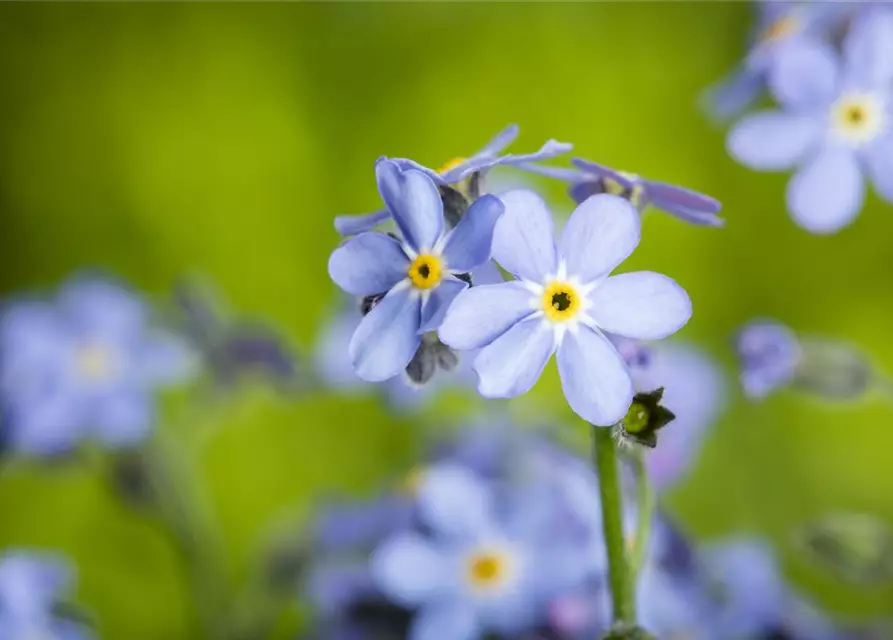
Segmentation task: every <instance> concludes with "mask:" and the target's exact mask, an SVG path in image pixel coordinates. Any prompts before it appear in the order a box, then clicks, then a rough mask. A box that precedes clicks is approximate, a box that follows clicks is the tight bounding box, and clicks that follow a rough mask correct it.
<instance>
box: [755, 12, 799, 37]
mask: <svg viewBox="0 0 893 640" xmlns="http://www.w3.org/2000/svg"><path fill="white" fill-rule="evenodd" d="M798 25H799V22H798V21H797V18H795V17H794V16H784V17H783V18H779V19H778V20H776V21H775V22H773V23H772V24H770V25H769V26H768V27H766V28H765V29H764V30H763V33H761V34H760V38H759V39H760V42H774V41H776V40H780V39H782V38H785V37H787V36H789V35H791V34H792V33H794V31H795V30H796V29H797V26H798Z"/></svg>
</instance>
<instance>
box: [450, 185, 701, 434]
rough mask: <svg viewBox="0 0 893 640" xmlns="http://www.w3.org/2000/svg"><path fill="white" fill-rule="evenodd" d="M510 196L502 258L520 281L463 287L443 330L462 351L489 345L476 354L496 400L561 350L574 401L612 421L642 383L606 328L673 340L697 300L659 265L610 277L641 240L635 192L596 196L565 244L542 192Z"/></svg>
mask: <svg viewBox="0 0 893 640" xmlns="http://www.w3.org/2000/svg"><path fill="white" fill-rule="evenodd" d="M502 200H503V202H504V203H505V207H506V213H505V215H504V216H503V218H502V219H501V220H500V222H499V223H498V224H497V226H496V231H495V233H494V237H493V257H494V259H495V260H496V261H497V262H498V263H499V264H500V265H502V267H503V268H505V269H506V270H507V271H509V272H511V273H512V274H514V275H515V276H516V277H517V278H518V280H514V281H510V282H506V283H503V284H496V285H489V286H479V287H473V288H471V289H469V290H467V291H463V292H462V293H461V294H460V295H459V296H458V297H457V298H456V300H455V301H454V302H453V304H452V306H451V307H450V309H449V310H448V312H447V315H446V318H445V319H444V321H443V324H442V325H441V327H440V337H441V339H442V340H443V341H444V342H445V343H446V344H448V345H450V346H452V347H454V348H457V349H478V348H480V349H481V352H480V353H479V354H478V356H477V357H476V358H475V361H474V370H475V372H476V373H477V374H478V378H479V383H478V391H479V392H480V393H481V394H482V395H484V396H485V397H493V398H506V397H512V396H517V395H520V394H522V393H525V392H526V391H528V390H529V389H530V388H531V387H532V386H533V385H534V383H535V382H536V381H537V379H538V378H539V376H540V373H541V372H542V370H543V368H544V367H545V366H546V363H547V362H548V361H549V359H550V358H551V357H552V354H553V353H555V352H556V351H557V353H558V370H559V373H560V375H561V383H562V386H563V388H564V394H565V396H566V398H567V399H568V402H569V403H570V406H571V408H572V409H573V410H574V411H575V412H576V413H577V414H578V415H580V416H581V417H583V418H584V419H585V420H587V421H589V422H591V423H593V424H596V425H603V426H608V425H613V424H614V423H616V422H617V421H618V420H620V419H621V418H622V417H623V416H624V415H625V413H626V411H627V410H628V408H629V405H630V403H631V401H632V398H633V383H632V380H631V378H630V374H629V370H628V369H627V366H626V363H625V362H624V361H623V358H622V357H621V356H620V354H619V353H618V352H617V349H616V348H614V346H613V345H612V344H611V342H610V341H609V340H608V338H607V337H605V335H604V333H603V332H609V333H613V334H616V335H620V336H624V337H629V338H638V339H659V338H664V337H666V336H668V335H670V334H672V333H674V332H676V331H678V330H679V329H680V328H681V327H682V326H684V325H685V323H686V322H688V319H689V317H690V316H691V301H690V300H689V297H688V295H687V294H686V293H685V291H684V290H683V289H682V288H681V287H680V286H679V285H678V284H676V283H675V282H674V281H673V280H671V279H670V278H668V277H666V276H663V275H660V274H657V273H653V272H647V271H642V272H635V273H626V274H622V275H616V276H610V274H611V272H612V271H613V270H614V268H615V267H617V265H619V264H620V263H621V262H623V260H625V259H626V258H627V257H628V256H629V255H630V254H631V253H632V252H633V250H634V249H635V248H636V246H637V245H638V243H639V238H640V220H639V215H638V214H637V213H636V211H635V209H634V208H633V206H632V205H631V204H630V203H629V202H627V201H626V200H624V199H622V198H620V197H618V196H613V195H606V194H601V195H596V196H592V197H591V198H589V199H587V200H586V201H585V202H583V203H582V204H580V205H579V206H578V207H577V208H576V209H575V210H574V212H573V214H572V215H571V217H570V219H569V220H568V222H567V224H566V225H565V228H564V232H563V233H562V236H561V239H560V242H559V243H558V244H556V242H555V239H554V236H553V231H552V217H551V214H550V213H549V210H548V209H547V207H546V204H545V202H544V201H543V200H542V199H541V198H540V197H539V196H538V195H537V194H535V193H533V192H531V191H526V190H517V191H511V192H509V193H506V194H504V195H503V196H502ZM609 276H610V277H609Z"/></svg>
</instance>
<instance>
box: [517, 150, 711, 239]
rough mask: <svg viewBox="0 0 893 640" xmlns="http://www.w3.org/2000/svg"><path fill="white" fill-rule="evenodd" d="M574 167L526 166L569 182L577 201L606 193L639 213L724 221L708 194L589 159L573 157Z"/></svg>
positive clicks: (707, 222)
mask: <svg viewBox="0 0 893 640" xmlns="http://www.w3.org/2000/svg"><path fill="white" fill-rule="evenodd" d="M571 162H573V163H574V165H575V166H576V167H577V168H576V169H564V168H561V167H547V166H544V165H528V166H527V167H526V168H527V169H528V170H530V171H533V172H534V173H538V174H540V175H544V176H547V177H549V178H555V179H557V180H563V181H565V182H569V183H570V187H568V194H569V195H570V197H571V198H573V200H574V202H576V203H577V204H580V203H582V202H583V201H584V200H586V199H587V198H589V197H590V196H593V195H596V194H599V193H607V194H611V195H615V196H621V197H623V198H625V199H626V200H629V201H630V202H631V203H632V204H633V206H635V207H636V210H637V211H639V212H640V213H641V212H642V211H644V210H645V208H646V207H648V206H653V207H655V208H657V209H660V210H662V211H666V212H667V213H670V214H672V215H674V216H676V217H677V218H680V219H681V220H685V221H686V222H690V223H692V224H697V225H705V226H711V227H719V226H722V225H723V224H724V221H723V219H722V218H720V217H718V216H717V215H716V214H717V212H719V210H720V209H721V208H722V205H721V204H720V203H719V202H717V201H716V200H715V199H713V198H711V197H710V196H706V195H704V194H702V193H698V192H697V191H692V190H691V189H686V188H685V187H677V186H675V185H671V184H667V183H665V182H655V181H654V180H647V179H645V178H642V177H640V176H637V175H635V174H633V173H627V172H625V171H616V170H614V169H611V168H609V167H606V166H604V165H600V164H596V163H594V162H591V161H590V160H583V159H582V158H573V159H572V160H571Z"/></svg>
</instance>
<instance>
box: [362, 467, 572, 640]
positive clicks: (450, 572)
mask: <svg viewBox="0 0 893 640" xmlns="http://www.w3.org/2000/svg"><path fill="white" fill-rule="evenodd" d="M534 495H536V494H534ZM512 504H519V505H520V504H525V503H523V502H521V501H513V502H512ZM528 504H529V503H528ZM495 507H496V504H495V501H494V495H493V494H492V492H491V489H490V488H489V487H487V486H485V485H484V484H483V483H482V482H481V481H479V480H478V479H476V478H475V477H474V476H473V475H472V474H471V473H469V472H468V471H466V470H464V469H463V468H461V467H455V466H451V465H443V466H440V467H437V468H433V469H431V470H429V471H428V473H427V474H426V477H425V479H424V480H423V482H422V485H421V486H420V488H419V509H420V514H421V516H422V517H423V519H424V522H425V524H426V525H427V527H428V529H429V530H430V532H431V534H430V535H423V534H419V533H407V534H403V535H399V536H395V537H394V538H392V539H390V540H388V541H386V542H385V543H384V544H383V545H382V546H381V547H379V549H377V550H376V552H375V554H374V555H373V557H372V560H371V566H372V575H373V578H374V579H375V581H376V583H377V585H378V588H379V589H380V590H381V591H382V593H383V594H384V595H386V596H387V597H389V598H390V599H392V600H393V601H395V602H397V603H399V604H401V605H403V606H405V607H408V608H412V609H417V613H416V616H415V619H414V621H413V624H412V627H411V629H410V633H409V636H408V638H409V640H441V639H442V638H450V639H451V640H476V639H477V638H482V637H485V634H486V633H487V632H496V633H500V634H506V635H510V636H511V635H514V634H518V633H521V632H525V631H532V630H533V629H535V628H537V626H538V625H540V624H542V622H543V621H544V620H545V616H546V612H547V606H548V602H549V600H550V598H551V596H552V595H555V594H558V593H563V592H564V591H565V590H570V589H573V588H579V587H580V586H582V584H583V582H582V581H583V578H584V577H585V576H584V575H583V572H582V571H581V567H580V563H579V562H578V560H579V557H578V555H577V554H578V550H576V549H574V548H569V547H565V546H564V545H559V544H555V543H554V541H553V540H552V539H551V538H550V537H549V536H546V535H544V532H543V531H542V530H540V529H538V525H539V524H540V523H539V522H538V520H537V519H536V518H532V519H531V518H528V517H524V516H525V513H524V510H522V512H521V513H513V514H500V513H499V512H498V511H497V509H496V508H495ZM533 512H534V513H540V512H541V510H540V509H538V508H534V509H533ZM513 516H520V519H516V518H514V517H513ZM550 543H551V544H550Z"/></svg>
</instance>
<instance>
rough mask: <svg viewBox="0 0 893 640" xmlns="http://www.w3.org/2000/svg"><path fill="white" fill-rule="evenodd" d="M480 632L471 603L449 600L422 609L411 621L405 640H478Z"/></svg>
mask: <svg viewBox="0 0 893 640" xmlns="http://www.w3.org/2000/svg"><path fill="white" fill-rule="evenodd" d="M481 632H482V630H481V628H480V625H479V623H478V618H477V615H476V614H475V611H474V607H472V605H471V603H470V602H467V601H464V600H455V601H452V600H450V601H446V602H438V603H436V604H433V605H431V606H427V607H425V608H424V609H422V610H421V611H420V612H419V613H418V614H417V615H416V617H415V619H414V620H413V621H412V626H411V627H410V629H409V637H408V638H407V640H444V639H445V638H449V640H478V639H479V638H480V637H481Z"/></svg>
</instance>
